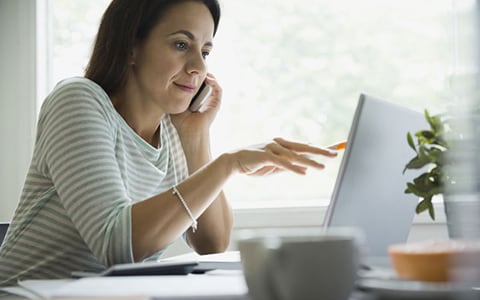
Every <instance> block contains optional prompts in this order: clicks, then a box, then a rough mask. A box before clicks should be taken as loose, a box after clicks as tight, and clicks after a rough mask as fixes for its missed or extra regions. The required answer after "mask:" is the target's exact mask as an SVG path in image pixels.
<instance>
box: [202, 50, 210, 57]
mask: <svg viewBox="0 0 480 300" xmlns="http://www.w3.org/2000/svg"><path fill="white" fill-rule="evenodd" d="M209 55H210V52H208V51H203V52H202V56H203V58H207V56H209Z"/></svg>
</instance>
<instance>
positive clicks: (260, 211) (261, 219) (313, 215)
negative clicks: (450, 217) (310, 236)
mask: <svg viewBox="0 0 480 300" xmlns="http://www.w3.org/2000/svg"><path fill="white" fill-rule="evenodd" d="M291 203H292V202H290V203H289V204H285V205H277V206H275V207H272V206H271V204H270V205H269V204H268V203H264V204H258V203H256V207H235V208H234V211H233V213H234V220H235V224H234V225H235V228H236V229H243V228H261V227H317V226H321V225H322V224H323V219H324V217H325V213H326V211H327V207H328V201H323V202H321V203H320V204H319V203H318V201H316V202H315V204H313V202H303V203H298V202H295V206H292V205H291ZM434 207H435V213H436V219H435V221H433V220H431V219H430V216H429V215H428V213H427V212H424V213H421V214H418V215H417V214H415V216H414V219H413V224H423V225H425V224H426V225H443V224H445V221H446V220H445V213H444V208H443V202H441V201H434Z"/></svg>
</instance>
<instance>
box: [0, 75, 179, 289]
mask: <svg viewBox="0 0 480 300" xmlns="http://www.w3.org/2000/svg"><path fill="white" fill-rule="evenodd" d="M160 126H161V130H160V141H161V142H160V144H161V146H160V147H158V148H156V147H152V146H151V145H150V144H148V143H147V142H146V141H145V140H143V139H142V138H141V137H140V136H138V135H137V134H136V133H135V132H134V131H133V130H132V128H130V127H129V126H128V125H127V123H126V122H125V120H124V119H123V118H122V117H121V116H120V115H119V114H118V112H117V111H116V110H115V108H114V107H113V104H112V102H111V100H110V99H109V97H108V95H107V94H106V93H105V92H104V90H103V89H102V88H101V87H100V86H98V85H97V84H96V83H94V82H93V81H91V80H88V79H86V78H83V77H74V78H70V79H67V80H64V81H62V82H60V83H59V84H58V85H57V86H56V87H55V88H54V90H53V91H52V93H51V94H50V95H49V96H48V97H47V98H46V100H45V102H44V104H43V105H42V109H41V112H40V116H39V121H38V128H37V130H38V131H37V137H36V142H35V149H34V153H33V158H32V162H31V165H30V169H29V172H28V174H27V178H26V181H25V185H24V189H23V191H22V196H21V199H20V202H19V204H18V207H17V209H16V211H15V215H14V217H13V220H12V222H11V225H10V228H9V231H8V233H7V236H6V237H5V241H4V243H3V245H2V247H1V249H0V286H8V285H14V284H16V282H17V280H23V279H52V278H66V277H70V274H71V272H72V271H79V270H80V271H91V272H99V271H102V270H104V269H105V268H106V267H108V266H111V265H113V264H119V263H131V262H133V255H132V237H131V207H132V205H133V204H134V203H136V202H138V201H141V200H144V199H147V198H149V197H151V196H153V195H155V194H158V193H160V192H162V191H165V190H167V189H169V188H171V187H172V186H173V185H174V184H177V183H179V182H180V181H182V180H184V179H185V178H186V177H187V176H188V169H187V164H186V160H185V155H184V152H183V149H182V146H181V143H180V139H179V137H178V134H177V131H176V129H175V127H174V126H173V124H172V123H171V121H170V117H169V115H165V117H163V118H162V120H161V125H160ZM161 252H162V250H160V251H159V252H158V253H157V254H156V255H160V254H161Z"/></svg>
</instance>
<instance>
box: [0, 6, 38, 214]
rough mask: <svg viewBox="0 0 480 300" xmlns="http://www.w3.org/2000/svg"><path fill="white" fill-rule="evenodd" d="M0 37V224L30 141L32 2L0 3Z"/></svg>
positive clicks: (15, 194) (11, 205) (11, 204)
mask: <svg viewBox="0 0 480 300" xmlns="http://www.w3.org/2000/svg"><path fill="white" fill-rule="evenodd" d="M0 37H1V43H0V221H9V220H10V219H11V217H12V215H13V211H14V209H15V207H16V204H17V202H18V199H19V196H20V192H21V189H22V186H23V182H24V179H25V174H26V172H27V169H28V166H29V164H30V158H31V154H32V149H33V141H34V128H35V123H36V105H35V103H36V58H35V55H36V53H35V51H36V50H35V49H36V47H35V40H36V11H35V0H0Z"/></svg>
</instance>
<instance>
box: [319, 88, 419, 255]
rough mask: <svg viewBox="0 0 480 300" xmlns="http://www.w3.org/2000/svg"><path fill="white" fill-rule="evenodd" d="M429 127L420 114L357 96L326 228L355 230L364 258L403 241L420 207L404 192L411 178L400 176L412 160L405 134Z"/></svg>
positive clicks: (367, 97) (374, 99) (412, 155)
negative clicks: (361, 240)
mask: <svg viewBox="0 0 480 300" xmlns="http://www.w3.org/2000/svg"><path fill="white" fill-rule="evenodd" d="M427 127H428V124H427V123H426V121H425V119H424V117H423V115H422V114H421V113H419V112H415V111H412V110H409V109H407V108H405V107H401V106H399V105H396V104H393V103H390V102H387V101H384V100H380V99H376V98H374V97H371V96H368V95H364V94H362V95H360V99H359V101H358V105H357V108H356V111H355V115H354V118H353V122H352V126H351V128H350V133H349V136H348V143H347V147H346V149H345V153H344V155H343V159H342V162H341V165H340V170H339V173H338V177H337V181H336V184H335V188H334V191H333V194H332V199H331V202H330V205H329V207H328V210H327V213H326V216H325V221H324V226H341V227H346V226H348V227H350V226H354V227H357V228H359V229H360V230H361V231H363V234H364V235H365V242H366V247H367V249H366V251H367V253H366V255H367V257H372V256H373V257H387V256H388V252H387V248H388V245H390V244H394V243H404V242H406V241H407V238H408V234H409V232H410V227H411V224H412V220H413V217H414V214H415V207H416V205H417V203H418V198H417V197H415V196H413V195H411V194H405V193H404V191H405V189H406V183H407V182H408V181H411V180H412V179H413V178H414V177H415V174H412V173H415V172H411V171H409V172H405V174H403V169H404V167H405V165H406V163H407V162H408V161H410V159H412V158H413V157H414V155H415V153H414V152H413V150H412V149H411V148H410V147H409V146H408V143H407V132H412V134H413V133H415V132H417V131H418V130H420V129H424V128H427ZM417 176H418V175H417Z"/></svg>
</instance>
